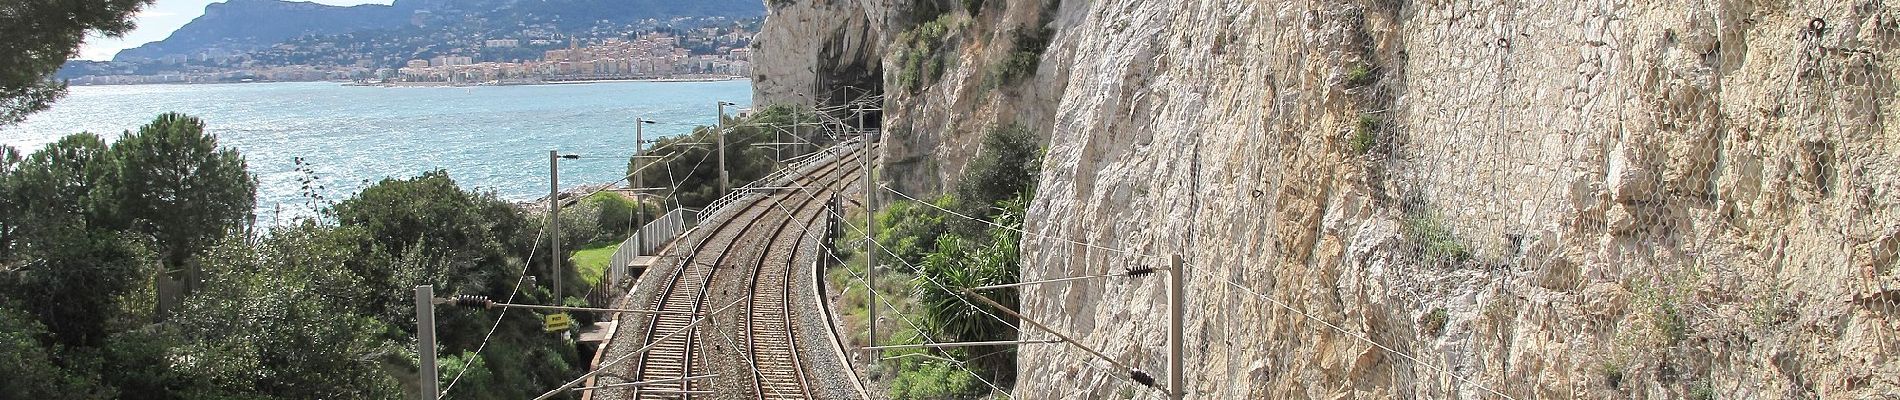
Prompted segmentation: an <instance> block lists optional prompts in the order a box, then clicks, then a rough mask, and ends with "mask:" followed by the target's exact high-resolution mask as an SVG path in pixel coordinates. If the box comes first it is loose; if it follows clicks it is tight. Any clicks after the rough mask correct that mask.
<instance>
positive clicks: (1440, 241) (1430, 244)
mask: <svg viewBox="0 0 1900 400" xmlns="http://www.w3.org/2000/svg"><path fill="white" fill-rule="evenodd" d="M1399 230H1400V232H1401V233H1403V234H1405V236H1406V237H1407V238H1408V239H1410V242H1411V243H1412V244H1413V245H1415V246H1416V249H1418V251H1419V252H1420V253H1421V254H1423V255H1424V256H1425V258H1427V259H1429V260H1432V261H1441V262H1442V261H1451V262H1460V263H1462V262H1465V261H1468V260H1470V259H1471V250H1470V249H1467V248H1465V245H1464V243H1461V242H1460V240H1459V239H1458V237H1457V236H1454V235H1452V232H1451V228H1450V227H1447V226H1445V224H1444V222H1443V221H1440V220H1439V217H1438V216H1437V215H1434V214H1421V215H1414V216H1411V217H1406V218H1405V220H1403V221H1401V224H1400V226H1399Z"/></svg>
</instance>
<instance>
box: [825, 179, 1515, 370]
mask: <svg viewBox="0 0 1900 400" xmlns="http://www.w3.org/2000/svg"><path fill="white" fill-rule="evenodd" d="M879 187H881V188H883V189H884V190H886V191H889V192H891V193H896V194H897V195H899V196H903V197H904V198H907V199H910V200H911V201H913V202H916V203H920V204H923V205H925V206H927V207H930V208H934V209H937V210H939V211H942V212H944V213H947V214H950V215H954V216H957V217H960V218H963V219H966V220H970V221H976V222H981V223H984V224H987V225H990V226H993V227H997V228H1002V229H1007V230H1010V231H1014V232H1017V233H1021V234H1023V235H1025V236H1032V235H1033V236H1036V237H1041V238H1047V239H1054V240H1058V241H1063V242H1068V243H1072V244H1078V245H1083V246H1088V247H1091V248H1097V249H1102V250H1110V251H1114V252H1117V253H1121V254H1127V255H1135V256H1142V257H1154V258H1160V257H1162V256H1159V255H1154V254H1144V253H1139V252H1132V251H1127V250H1119V249H1110V248H1106V247H1102V246H1098V245H1093V244H1089V243H1083V242H1079V241H1075V240H1071V239H1067V238H1059V237H1051V236H1043V235H1037V234H1034V233H1030V232H1028V231H1025V230H1022V229H1020V228H1014V227H1009V226H1005V225H1001V224H997V223H995V222H991V221H985V220H981V219H977V218H973V217H970V216H968V215H964V214H962V213H958V212H956V211H951V210H948V209H944V208H942V207H938V206H937V205H936V204H931V203H930V202H926V201H921V200H918V199H917V198H915V197H911V196H910V195H908V194H905V193H903V192H899V191H897V190H895V189H891V188H890V187H889V186H884V185H879ZM846 225H847V226H851V225H850V224H846ZM852 227H853V228H855V226H852ZM859 233H860V234H862V231H860V232H859ZM873 243H875V241H873ZM886 253H887V254H891V253H890V252H889V251H886ZM893 256H895V254H893ZM895 258H898V259H899V260H902V258H901V257H895ZM1191 265H1192V264H1183V268H1182V269H1184V270H1187V269H1191V268H1186V267H1188V266H1191ZM1186 272H1187V271H1178V272H1177V273H1186ZM1193 275H1195V276H1199V277H1203V278H1209V279H1213V280H1221V281H1226V282H1227V284H1229V285H1234V287H1236V288H1239V289H1241V290H1243V291H1246V292H1248V293H1249V294H1253V295H1255V296H1257V297H1260V298H1263V299H1267V300H1268V301H1269V302H1271V303H1273V304H1274V305H1277V306H1280V307H1282V308H1285V309H1287V310H1290V311H1293V312H1295V313H1298V314H1300V315H1301V316H1303V317H1306V318H1307V319H1311V320H1313V321H1316V322H1319V323H1321V324H1322V325H1324V326H1326V327H1327V328H1329V329H1331V330H1333V331H1336V332H1338V333H1340V334H1344V335H1346V336H1348V337H1351V338H1354V339H1357V340H1360V341H1364V342H1366V343H1368V344H1371V345H1372V346H1374V347H1377V348H1379V349H1380V350H1382V351H1385V352H1388V353H1392V354H1394V355H1397V356H1399V357H1401V358H1405V359H1407V360H1410V361H1412V362H1413V363H1416V364H1419V365H1424V366H1426V368H1427V369H1432V370H1434V371H1438V372H1439V373H1442V374H1445V375H1447V376H1450V377H1452V378H1453V379H1455V380H1458V381H1459V382H1462V383H1465V384H1468V385H1472V386H1475V387H1477V388H1479V389H1483V390H1484V391H1486V392H1490V393H1492V394H1495V395H1498V396H1501V397H1504V398H1506V399H1515V398H1514V397H1511V396H1509V395H1505V394H1504V393H1503V392H1501V391H1498V390H1496V389H1493V388H1491V387H1489V386H1486V385H1484V384H1481V383H1478V382H1476V381H1474V380H1471V379H1470V378H1467V377H1464V376H1461V375H1458V374H1455V373H1452V372H1451V371H1450V370H1448V369H1445V368H1442V367H1439V366H1437V365H1432V364H1428V363H1425V362H1423V361H1421V360H1419V359H1418V358H1417V357H1414V356H1412V355H1411V354H1407V353H1404V352H1400V351H1398V350H1397V349H1394V348H1392V347H1390V346H1387V345H1385V344H1383V343H1379V342H1378V341H1375V340H1372V339H1371V338H1369V337H1365V336H1362V335H1358V334H1355V333H1353V332H1351V331H1349V330H1346V329H1345V328H1342V327H1340V326H1339V325H1336V324H1333V323H1332V322H1329V321H1326V320H1325V319H1322V318H1320V317H1318V316H1315V315H1313V314H1311V313H1308V312H1306V311H1304V310H1300V309H1298V308H1296V307H1293V306H1292V305H1291V304H1288V303H1286V302H1284V301H1281V300H1279V299H1277V298H1274V297H1272V296H1270V295H1267V294H1265V293H1260V292H1255V291H1253V290H1252V289H1250V288H1247V287H1245V286H1241V285H1239V284H1237V283H1235V282H1233V281H1230V280H1225V279H1222V278H1220V277H1216V276H1213V275H1210V274H1198V273H1197V274H1193ZM1170 279H1173V278H1170ZM1019 330H1020V329H1019Z"/></svg>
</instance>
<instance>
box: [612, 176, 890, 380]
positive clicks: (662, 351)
mask: <svg viewBox="0 0 1900 400" xmlns="http://www.w3.org/2000/svg"><path fill="white" fill-rule="evenodd" d="M849 151H852V153H851V154H847V155H844V156H840V157H838V158H837V159H836V160H832V161H829V162H828V163H826V164H824V165H821V166H819V167H817V168H814V169H813V170H812V171H811V172H810V173H807V174H805V175H802V176H798V177H795V178H793V179H791V181H790V183H789V184H788V185H786V186H789V188H785V189H780V190H774V191H773V192H772V193H769V194H767V195H764V196H758V197H755V198H753V199H750V200H749V201H743V202H741V203H740V204H734V205H732V206H731V207H738V206H740V205H743V207H742V208H737V209H732V210H727V211H720V214H722V215H723V216H722V217H717V220H718V222H717V225H716V226H711V227H707V228H710V229H708V230H706V231H705V233H704V234H703V235H702V236H701V239H700V240H699V241H698V242H697V243H695V244H693V245H692V247H691V248H690V249H688V250H687V252H686V253H685V255H684V256H683V257H681V263H680V265H679V268H675V269H674V270H673V271H672V273H671V274H670V275H669V276H667V277H666V279H667V281H666V284H665V285H663V288H662V289H661V290H660V293H657V294H655V295H654V298H653V301H652V302H651V303H650V304H651V306H650V307H649V309H652V310H656V311H672V312H690V313H692V314H677V313H674V314H655V315H652V316H650V317H648V318H647V321H646V322H647V323H646V327H645V329H644V331H643V332H642V335H641V337H642V344H651V345H652V346H653V348H652V350H650V351H648V352H646V353H644V354H642V355H640V356H639V358H638V359H637V362H636V363H635V365H634V366H633V367H632V372H633V374H632V376H631V378H632V380H634V381H647V382H654V383H653V384H649V385H644V386H639V387H634V388H631V390H632V393H631V394H632V396H630V397H631V398H637V399H649V398H663V399H681V398H695V397H711V396H708V395H711V394H714V393H715V390H714V389H715V388H714V385H713V381H712V380H709V379H705V378H701V377H703V376H706V375H709V371H714V370H716V369H714V368H708V365H707V362H708V361H707V359H706V357H705V356H704V354H703V353H704V350H703V348H704V347H705V346H706V345H707V343H702V342H704V341H707V340H717V339H716V338H720V337H721V335H723V333H719V332H704V330H707V329H710V328H709V326H708V325H707V324H701V325H698V326H694V327H692V328H691V330H689V331H687V332H685V333H684V334H680V335H673V337H671V338H667V339H666V340H664V341H656V339H659V338H661V337H664V336H666V335H667V334H669V333H673V332H675V331H678V330H680V329H683V328H686V327H687V326H688V325H689V324H691V323H692V321H693V317H692V316H691V315H703V313H706V312H708V311H709V310H708V308H707V307H708V306H709V302H708V300H707V299H708V297H709V294H710V292H711V288H713V287H715V286H720V284H718V283H717V282H715V281H714V280H715V277H717V276H721V272H720V271H721V270H726V271H732V270H735V269H743V271H745V272H747V273H746V274H744V276H746V277H747V278H746V280H747V281H746V282H743V283H744V287H746V288H748V293H747V295H746V307H745V310H746V312H745V313H744V315H743V316H742V317H740V318H741V321H740V322H739V323H740V324H741V326H743V327H744V329H743V332H742V333H741V337H742V339H741V340H742V341H743V343H741V344H738V346H739V347H741V348H742V350H743V353H744V354H742V355H741V358H743V360H744V362H745V363H746V364H748V365H747V367H748V370H749V371H750V373H749V375H751V376H749V377H748V378H750V379H747V380H749V381H751V382H750V383H751V385H749V386H750V387H747V388H738V387H720V388H718V389H719V390H718V392H720V393H721V394H725V393H729V392H736V391H740V390H749V391H750V392H751V393H750V394H751V396H747V397H751V398H784V399H802V398H812V397H815V395H814V393H813V389H812V388H811V383H810V382H809V381H810V380H811V379H812V378H810V377H808V376H807V374H806V371H805V368H804V363H802V362H801V360H800V356H801V353H800V351H801V349H800V348H799V347H798V340H797V334H796V332H795V331H794V323H793V318H792V314H793V309H794V307H793V305H792V302H793V296H792V294H793V293H792V292H793V286H792V284H793V281H792V279H794V277H795V276H797V275H796V274H794V273H792V271H793V269H794V266H795V265H796V264H795V263H796V262H801V261H802V262H805V263H809V262H810V260H809V259H802V260H794V258H798V256H797V255H798V254H800V252H799V251H798V249H799V248H801V247H802V246H806V245H807V244H808V243H809V240H810V235H806V234H804V233H805V232H806V229H808V227H810V226H811V225H812V224H813V223H815V222H816V221H817V219H818V218H820V217H821V216H822V215H823V213H822V212H820V211H821V209H822V208H823V207H824V206H825V203H826V200H828V199H829V198H830V196H829V195H828V194H827V192H829V191H830V190H836V188H838V187H840V186H841V185H844V184H847V183H848V182H851V181H852V180H853V178H854V177H855V176H856V175H855V174H857V173H858V169H859V168H858V158H857V157H860V156H862V155H863V154H865V152H864V151H861V148H858V149H852V150H849ZM739 263H743V264H739ZM725 274H726V275H731V272H726V273H725ZM720 318H724V317H720ZM722 397H723V396H722Z"/></svg>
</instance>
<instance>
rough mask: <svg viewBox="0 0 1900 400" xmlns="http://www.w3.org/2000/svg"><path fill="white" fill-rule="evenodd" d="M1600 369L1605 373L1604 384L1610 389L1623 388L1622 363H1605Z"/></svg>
mask: <svg viewBox="0 0 1900 400" xmlns="http://www.w3.org/2000/svg"><path fill="white" fill-rule="evenodd" d="M1598 369H1599V370H1601V371H1602V372H1603V383H1605V384H1609V385H1610V388H1612V389H1615V388H1619V387H1622V386H1623V364H1622V363H1619V362H1614V361H1605V362H1603V365H1602V366H1599V367H1598Z"/></svg>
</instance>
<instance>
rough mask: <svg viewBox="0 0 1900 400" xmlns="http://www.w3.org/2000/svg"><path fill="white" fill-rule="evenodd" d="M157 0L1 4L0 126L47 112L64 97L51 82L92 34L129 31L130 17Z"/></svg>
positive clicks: (56, 0) (28, 0)
mask: <svg viewBox="0 0 1900 400" xmlns="http://www.w3.org/2000/svg"><path fill="white" fill-rule="evenodd" d="M152 1H153V0H12V1H7V2H4V3H0V37H4V38H6V40H0V126H5V125H11V124H14V123H18V122H20V120H23V119H26V116H27V115H28V114H32V113H35V112H39V111H40V110H45V109H46V107H48V106H51V105H52V104H53V101H55V100H58V99H59V98H60V96H64V95H65V94H66V84H65V83H64V82H55V81H53V80H51V77H52V76H53V73H55V72H59V68H60V66H63V65H65V64H66V60H68V59H71V58H72V57H73V56H74V55H76V54H78V51H79V45H80V44H81V43H84V42H85V39H86V35H87V34H88V33H95V32H96V33H98V34H101V35H105V36H111V37H118V36H119V35H124V34H125V33H126V32H131V31H132V27H133V21H132V16H133V15H134V14H137V13H138V11H139V9H140V8H144V7H145V5H147V4H151V3H152Z"/></svg>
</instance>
